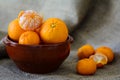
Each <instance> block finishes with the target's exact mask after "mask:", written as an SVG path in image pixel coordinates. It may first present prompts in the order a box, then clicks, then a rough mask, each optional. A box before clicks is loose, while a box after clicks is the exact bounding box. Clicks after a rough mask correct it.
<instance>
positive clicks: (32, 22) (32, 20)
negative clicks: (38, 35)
mask: <svg viewBox="0 0 120 80" xmlns="http://www.w3.org/2000/svg"><path fill="white" fill-rule="evenodd" d="M18 19H19V24H20V26H21V28H22V29H24V30H35V29H36V28H38V27H40V26H41V24H42V20H43V19H42V17H41V16H40V15H39V14H37V12H35V11H33V10H26V11H21V12H20V13H19V15H18Z"/></svg>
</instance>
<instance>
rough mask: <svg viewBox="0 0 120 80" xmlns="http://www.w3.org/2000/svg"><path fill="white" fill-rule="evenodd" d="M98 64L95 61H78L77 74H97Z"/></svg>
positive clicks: (85, 59)
mask: <svg viewBox="0 0 120 80" xmlns="http://www.w3.org/2000/svg"><path fill="white" fill-rule="evenodd" d="M96 69H97V67H96V62H95V61H94V60H93V59H87V58H84V59H81V60H79V61H78V63H77V66H76V70H77V73H79V74H82V75H91V74H94V73H95V72H96Z"/></svg>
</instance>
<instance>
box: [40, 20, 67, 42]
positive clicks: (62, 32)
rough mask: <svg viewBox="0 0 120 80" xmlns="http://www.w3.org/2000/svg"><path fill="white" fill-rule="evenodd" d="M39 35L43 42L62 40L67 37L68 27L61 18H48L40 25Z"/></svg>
mask: <svg viewBox="0 0 120 80" xmlns="http://www.w3.org/2000/svg"><path fill="white" fill-rule="evenodd" d="M40 36H41V39H42V40H43V41H44V42H45V43H59V42H64V41H66V39H67V37H68V28H67V26H66V24H65V23H64V22H63V21H62V20H60V19H58V18H49V19H47V20H46V21H45V22H44V23H43V25H42V26H41V28H40Z"/></svg>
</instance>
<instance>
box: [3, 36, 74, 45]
mask: <svg viewBox="0 0 120 80" xmlns="http://www.w3.org/2000/svg"><path fill="white" fill-rule="evenodd" d="M2 41H3V43H4V44H5V45H10V46H24V47H44V46H59V45H63V44H66V43H72V42H73V37H72V36H70V35H69V36H68V38H67V40H66V41H64V42H59V43H51V44H39V45H24V44H19V43H17V42H15V41H12V40H11V39H10V38H9V36H8V35H7V36H5V37H4V38H3V39H2Z"/></svg>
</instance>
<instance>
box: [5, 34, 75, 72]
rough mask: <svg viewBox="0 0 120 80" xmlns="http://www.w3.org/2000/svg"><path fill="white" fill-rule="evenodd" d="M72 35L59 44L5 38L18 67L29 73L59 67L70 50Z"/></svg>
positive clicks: (50, 70) (10, 55) (52, 69)
mask: <svg viewBox="0 0 120 80" xmlns="http://www.w3.org/2000/svg"><path fill="white" fill-rule="evenodd" d="M71 42H73V38H72V37H71V36H69V37H68V39H67V40H66V41H65V42H62V43H57V44H40V45H21V44H18V43H17V42H14V41H12V40H11V39H10V38H9V37H8V36H6V37H5V38H3V43H4V44H5V45H6V50H7V53H8V56H9V57H10V58H11V59H12V60H13V61H14V62H15V64H16V65H17V66H18V68H19V69H20V70H22V71H25V72H29V73H49V72H52V71H55V70H56V69H58V67H59V66H60V65H61V64H62V63H63V61H64V60H65V59H66V58H67V57H68V55H69V52H70V43H71Z"/></svg>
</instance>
